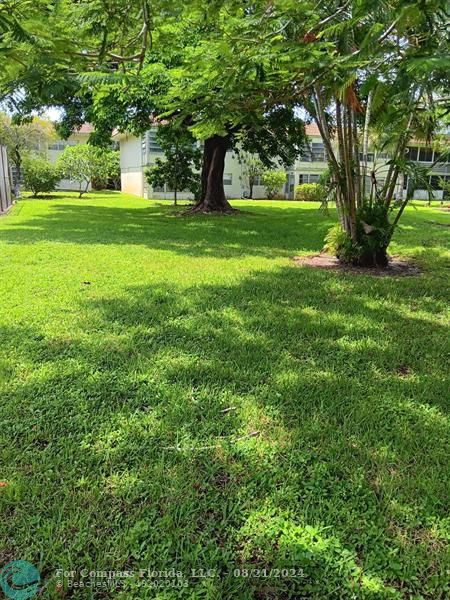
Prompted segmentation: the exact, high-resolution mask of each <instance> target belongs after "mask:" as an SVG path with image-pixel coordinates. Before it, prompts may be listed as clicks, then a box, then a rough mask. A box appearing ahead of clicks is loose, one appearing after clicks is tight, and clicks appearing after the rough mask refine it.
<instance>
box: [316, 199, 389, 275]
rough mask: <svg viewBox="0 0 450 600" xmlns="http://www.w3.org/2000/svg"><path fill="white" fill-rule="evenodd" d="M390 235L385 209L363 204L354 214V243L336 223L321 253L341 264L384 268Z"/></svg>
mask: <svg viewBox="0 0 450 600" xmlns="http://www.w3.org/2000/svg"><path fill="white" fill-rule="evenodd" d="M390 233H391V225H390V224H389V214H388V209H387V208H386V207H384V206H379V205H375V206H371V205H369V204H367V203H366V204H365V205H364V206H363V207H361V208H360V209H359V210H358V211H357V213H356V235H357V242H356V243H355V242H353V241H352V239H351V237H350V236H349V234H348V233H346V232H345V231H344V230H343V229H342V227H341V225H340V224H339V223H338V224H336V225H334V226H333V227H332V228H331V229H330V230H329V231H328V233H327V235H326V237H325V247H324V251H325V252H329V253H331V254H334V255H335V256H336V257H337V258H338V259H339V260H340V261H341V262H343V263H350V264H354V265H360V266H366V267H372V266H380V267H384V266H386V265H387V254H386V249H387V246H388V244H389V236H390Z"/></svg>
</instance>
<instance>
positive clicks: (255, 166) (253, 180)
mask: <svg viewBox="0 0 450 600" xmlns="http://www.w3.org/2000/svg"><path fill="white" fill-rule="evenodd" d="M239 162H240V163H241V165H242V180H243V182H244V185H245V186H248V198H250V199H252V198H253V188H254V187H255V185H256V184H257V183H258V182H259V181H260V180H261V178H262V175H263V173H264V164H263V163H262V161H261V159H260V158H259V156H255V155H254V154H250V153H249V152H243V153H240V154H239Z"/></svg>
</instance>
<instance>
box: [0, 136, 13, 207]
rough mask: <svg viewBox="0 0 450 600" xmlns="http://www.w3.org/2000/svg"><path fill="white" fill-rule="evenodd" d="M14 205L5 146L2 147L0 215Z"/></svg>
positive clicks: (0, 160)
mask: <svg viewBox="0 0 450 600" xmlns="http://www.w3.org/2000/svg"><path fill="white" fill-rule="evenodd" d="M11 204H12V197H11V181H10V177H9V167H8V155H7V154H6V148H5V146H0V214H1V213H3V212H5V211H6V210H8V208H9V207H10V206H11Z"/></svg>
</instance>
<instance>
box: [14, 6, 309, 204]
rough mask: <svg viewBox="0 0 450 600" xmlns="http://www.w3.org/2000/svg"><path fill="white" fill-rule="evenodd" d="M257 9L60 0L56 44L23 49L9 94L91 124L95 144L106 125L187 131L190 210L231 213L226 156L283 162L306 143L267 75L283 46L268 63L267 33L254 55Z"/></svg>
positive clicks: (290, 106)
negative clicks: (197, 145)
mask: <svg viewBox="0 0 450 600" xmlns="http://www.w3.org/2000/svg"><path fill="white" fill-rule="evenodd" d="M300 4H302V6H303V4H304V5H305V6H306V7H309V6H310V3H309V2H305V3H300ZM264 6H265V3H264V2H255V3H254V5H253V6H251V7H246V6H245V5H243V4H242V2H237V1H232V0H222V1H216V2H206V1H204V0H194V1H191V2H186V3H183V4H180V3H175V2H173V3H172V2H170V1H167V0H166V1H163V0H161V1H160V2H155V3H153V4H152V5H151V7H150V5H149V4H148V3H147V2H146V1H145V0H143V1H131V2H117V1H112V0H104V1H103V2H102V3H99V4H87V3H80V4H78V3H77V4H74V3H71V2H60V3H58V4H55V5H54V8H53V11H52V13H51V17H50V18H51V22H50V25H51V26H52V27H53V28H54V30H55V36H54V37H55V40H57V42H55V44H54V45H52V44H51V43H50V42H49V43H48V44H47V46H46V47H43V45H41V47H40V48H37V49H36V48H33V49H29V52H28V53H29V56H30V57H31V59H30V60H31V64H32V68H31V69H29V72H28V73H26V75H25V76H24V77H23V78H22V80H17V81H16V82H15V86H14V87H15V89H16V90H17V89H20V90H25V91H26V92H27V93H26V94H25V97H24V101H23V103H24V105H26V106H27V107H28V109H31V108H32V107H33V103H35V104H36V101H37V103H38V104H39V103H46V104H58V105H62V106H63V107H64V108H65V109H66V122H67V123H69V124H70V125H71V126H72V125H73V124H79V123H80V122H82V121H83V120H84V119H87V118H89V119H90V120H92V121H93V122H94V123H95V125H96V129H97V134H96V135H97V141H98V139H99V138H102V139H105V138H106V136H107V134H108V130H109V132H110V130H111V128H112V127H117V128H119V129H122V130H124V129H127V130H129V131H131V132H133V133H136V134H142V133H143V132H144V131H145V130H146V129H148V127H149V126H150V123H151V122H152V119H154V118H155V117H157V116H163V117H164V118H165V119H166V120H170V121H171V122H174V123H181V124H182V125H183V126H188V127H189V128H190V130H191V131H192V132H193V134H194V135H195V136H196V137H197V138H198V139H201V140H203V141H204V157H203V166H202V195H201V198H200V200H199V202H198V204H197V206H196V207H195V208H194V209H193V210H194V211H202V212H210V211H230V210H231V207H230V205H229V203H228V201H227V200H226V198H225V194H224V188H223V171H224V163H225V156H226V152H227V151H228V150H230V149H232V148H233V147H236V145H242V146H245V147H246V149H247V150H250V151H256V152H258V153H262V154H263V156H262V158H263V159H264V160H265V161H271V160H273V159H274V158H275V157H276V156H277V155H278V156H280V157H281V160H282V161H283V160H284V158H283V157H286V156H288V157H289V161H290V163H291V162H292V160H293V158H295V156H296V155H298V153H299V151H300V150H301V148H302V145H303V143H304V140H305V136H304V128H303V122H302V120H301V119H300V118H299V117H298V115H296V113H295V104H296V103H295V102H294V101H293V100H289V98H285V97H284V94H283V90H282V89H281V88H279V87H278V85H277V80H276V78H274V77H273V76H272V75H273V72H276V71H277V69H278V68H279V66H280V64H281V63H282V62H283V59H282V58H281V57H282V56H283V49H282V48H281V47H280V46H278V47H276V54H277V58H276V60H275V58H274V57H270V56H269V55H268V53H269V52H270V45H271V37H273V36H269V37H268V38H267V40H265V42H264V43H262V44H261V45H260V47H259V48H257V49H256V50H255V48H253V43H252V30H253V29H254V28H255V27H256V26H257V22H256V21H255V19H257V18H259V16H258V15H259V13H258V10H260V9H262V8H263V7H264ZM266 8H267V7H266ZM269 16H270V15H269ZM264 18H268V17H264ZM62 23H64V24H65V25H67V24H68V27H67V31H64V30H63V27H62V25H61V24H62ZM75 32H76V33H75ZM64 37H65V39H66V44H65V45H63V44H61V38H64ZM240 40H241V41H240ZM308 52H309V51H308ZM49 57H51V60H49ZM74 73H76V74H77V75H76V76H75V77H74ZM67 129H68V128H67ZM257 132H260V133H261V137H262V138H264V140H263V142H260V141H259V140H258V139H257V138H258V136H257V135H255V134H256V133H257Z"/></svg>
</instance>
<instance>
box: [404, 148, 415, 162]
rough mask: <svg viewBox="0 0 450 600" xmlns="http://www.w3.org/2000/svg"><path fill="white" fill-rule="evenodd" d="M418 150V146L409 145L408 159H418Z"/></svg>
mask: <svg viewBox="0 0 450 600" xmlns="http://www.w3.org/2000/svg"><path fill="white" fill-rule="evenodd" d="M417 151H418V148H417V147H416V146H411V147H409V148H408V152H407V154H406V156H407V158H408V160H417Z"/></svg>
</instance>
